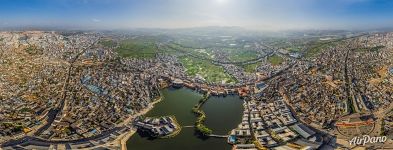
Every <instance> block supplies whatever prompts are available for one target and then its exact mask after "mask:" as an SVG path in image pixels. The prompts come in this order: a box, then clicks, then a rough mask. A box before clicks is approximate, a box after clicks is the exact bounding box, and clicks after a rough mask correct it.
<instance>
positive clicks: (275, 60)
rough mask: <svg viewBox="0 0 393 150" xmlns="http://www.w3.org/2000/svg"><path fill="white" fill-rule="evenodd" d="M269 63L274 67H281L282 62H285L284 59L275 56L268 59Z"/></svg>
mask: <svg viewBox="0 0 393 150" xmlns="http://www.w3.org/2000/svg"><path fill="white" fill-rule="evenodd" d="M267 61H268V62H269V63H270V64H272V65H280V64H281V63H282V62H284V58H282V57H281V56H278V55H273V56H270V57H268V58H267Z"/></svg>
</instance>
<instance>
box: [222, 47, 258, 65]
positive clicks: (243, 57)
mask: <svg viewBox="0 0 393 150" xmlns="http://www.w3.org/2000/svg"><path fill="white" fill-rule="evenodd" d="M225 50H227V49H225ZM227 52H228V53H229V58H228V59H229V60H230V61H232V62H244V61H249V60H253V59H256V58H258V56H259V54H258V52H256V51H252V50H243V49H228V51H227Z"/></svg>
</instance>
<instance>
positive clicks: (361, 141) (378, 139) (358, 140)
mask: <svg viewBox="0 0 393 150" xmlns="http://www.w3.org/2000/svg"><path fill="white" fill-rule="evenodd" d="M386 140H387V137H386V136H375V137H371V136H369V135H363V136H362V137H359V136H355V137H354V138H352V139H351V140H350V141H349V144H350V145H363V146H364V145H366V144H368V143H371V144H373V143H384V142H386Z"/></svg>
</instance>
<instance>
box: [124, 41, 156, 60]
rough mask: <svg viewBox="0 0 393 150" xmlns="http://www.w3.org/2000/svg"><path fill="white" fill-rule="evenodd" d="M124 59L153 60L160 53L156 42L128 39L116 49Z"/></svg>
mask: <svg viewBox="0 0 393 150" xmlns="http://www.w3.org/2000/svg"><path fill="white" fill-rule="evenodd" d="M116 51H117V52H118V54H119V55H120V56H122V57H131V58H153V57H155V55H156V53H157V52H158V48H157V46H156V42H155V41H154V40H151V39H127V40H123V41H121V42H120V46H119V47H118V48H117V49H116Z"/></svg>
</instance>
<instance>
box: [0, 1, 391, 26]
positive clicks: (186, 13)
mask: <svg viewBox="0 0 393 150" xmlns="http://www.w3.org/2000/svg"><path fill="white" fill-rule="evenodd" d="M10 26H50V27H56V26H61V27H63V26H65V27H79V28H96V29H128V28H139V27H143V28H145V27H153V28H178V27H182V28H183V27H200V26H241V27H246V28H252V29H260V30H286V29H366V28H383V27H393V0H0V27H10Z"/></svg>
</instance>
